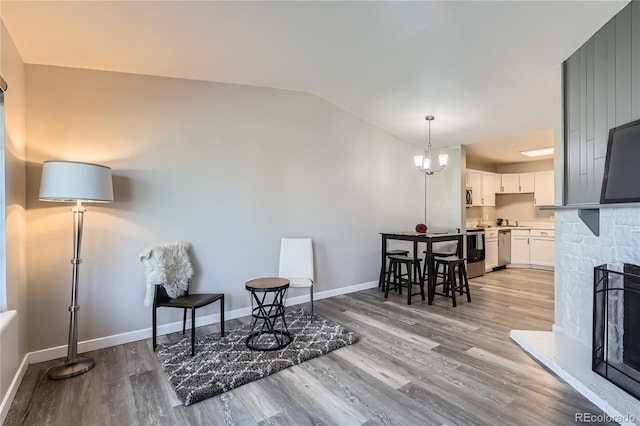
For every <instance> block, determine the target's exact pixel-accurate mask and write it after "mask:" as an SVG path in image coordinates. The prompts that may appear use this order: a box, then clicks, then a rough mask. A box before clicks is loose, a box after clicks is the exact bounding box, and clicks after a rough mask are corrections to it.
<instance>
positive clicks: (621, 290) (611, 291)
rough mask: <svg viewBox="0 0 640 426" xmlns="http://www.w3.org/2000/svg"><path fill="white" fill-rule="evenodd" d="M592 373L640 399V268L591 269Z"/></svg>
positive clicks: (602, 266) (628, 266)
mask: <svg viewBox="0 0 640 426" xmlns="http://www.w3.org/2000/svg"><path fill="white" fill-rule="evenodd" d="M593 282H594V293H593V346H592V349H593V353H592V369H593V371H594V372H596V373H598V374H599V375H601V376H602V377H604V378H606V379H607V380H609V381H610V382H612V383H614V384H615V385H617V386H618V387H620V388H622V389H624V390H625V391H626V392H628V393H629V394H631V395H633V396H634V397H635V398H638V399H640V327H639V325H640V266H638V265H631V264H627V263H625V264H609V265H601V266H597V267H595V268H594V279H593Z"/></svg>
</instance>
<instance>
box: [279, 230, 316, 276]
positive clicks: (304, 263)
mask: <svg viewBox="0 0 640 426" xmlns="http://www.w3.org/2000/svg"><path fill="white" fill-rule="evenodd" d="M313 266H314V262H313V242H312V240H311V238H282V240H281V241H280V268H279V272H278V276H279V277H281V278H308V279H310V280H311V281H313Z"/></svg>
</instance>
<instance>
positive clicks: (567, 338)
mask: <svg viewBox="0 0 640 426" xmlns="http://www.w3.org/2000/svg"><path fill="white" fill-rule="evenodd" d="M599 231H600V232H599V234H600V235H594V233H593V232H592V231H591V230H590V229H589V228H588V227H587V226H586V225H585V224H584V223H583V221H582V220H581V219H580V217H579V215H578V209H577V208H576V209H571V208H567V209H565V210H556V212H555V236H556V238H555V244H556V257H555V273H554V282H555V296H554V301H555V306H554V308H555V313H554V317H555V318H554V319H555V321H554V325H553V328H552V331H529V330H513V331H512V332H511V337H512V339H513V340H514V341H515V342H516V343H518V344H519V345H520V346H522V348H523V349H524V350H526V351H527V352H529V353H530V354H531V356H532V357H534V358H536V359H537V360H538V361H539V362H541V363H542V364H543V365H545V366H547V367H548V368H549V369H550V370H551V371H553V372H554V373H555V374H556V375H558V376H559V377H561V378H562V379H563V380H564V381H566V382H567V383H569V384H570V385H571V386H573V387H574V388H575V389H576V390H578V391H579V392H580V393H582V394H583V395H584V396H585V397H587V398H588V399H589V400H591V401H592V402H593V403H595V404H596V405H597V406H598V407H599V408H600V409H602V410H603V411H604V412H605V413H607V414H608V415H610V416H614V418H615V419H616V420H615V421H617V422H618V423H621V424H629V425H632V424H636V425H637V424H640V403H639V402H638V399H637V398H636V397H635V396H633V395H632V394H630V393H628V392H626V391H624V390H622V389H621V388H620V387H619V386H617V385H615V384H613V383H612V382H610V381H609V380H607V379H605V378H603V377H601V376H600V375H599V374H598V373H596V372H594V371H593V370H592V368H593V363H592V354H593V349H592V348H593V330H594V327H593V325H594V317H593V312H594V311H593V309H594V287H593V283H594V268H595V267H597V266H600V265H613V264H624V263H627V264H632V265H640V208H630V207H606V208H600V209H599ZM622 271H623V270H622ZM621 283H622V284H618V285H622V286H624V280H622V281H621ZM611 303H613V304H618V305H617V306H618V308H617V309H618V310H617V313H616V315H622V318H624V317H623V315H624V312H625V307H624V298H621V299H620V301H615V302H611ZM626 310H627V311H629V309H626ZM612 311H613V309H612ZM629 320H630V321H634V322H635V324H638V320H637V318H636V319H629ZM623 327H624V321H623V322H622V325H621V326H618V328H617V329H616V328H612V329H610V330H609V331H608V334H607V335H608V336H614V337H615V338H616V339H618V341H619V342H621V344H620V345H619V346H620V347H621V348H624V347H625V342H624V333H620V330H622V328H623ZM636 330H637V328H636ZM616 333H618V334H616ZM628 345H629V342H627V347H628ZM620 347H619V348H617V349H614V348H613V346H612V347H611V349H612V351H613V355H612V356H613V357H614V358H613V359H617V360H618V362H621V363H623V364H624V363H625V362H626V361H625V357H624V351H623V350H621V349H620ZM608 349H609V347H607V350H608ZM633 362H634V361H631V362H629V364H632V365H633Z"/></svg>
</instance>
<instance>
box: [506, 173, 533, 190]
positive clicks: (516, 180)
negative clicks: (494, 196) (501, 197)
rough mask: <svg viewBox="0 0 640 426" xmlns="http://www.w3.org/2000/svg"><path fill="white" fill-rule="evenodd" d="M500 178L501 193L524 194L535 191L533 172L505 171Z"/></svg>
mask: <svg viewBox="0 0 640 426" xmlns="http://www.w3.org/2000/svg"><path fill="white" fill-rule="evenodd" d="M497 177H498V178H499V179H500V185H498V193H499V194H523V193H527V192H533V191H534V184H533V173H505V174H501V175H497Z"/></svg>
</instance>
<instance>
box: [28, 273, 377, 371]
mask: <svg viewBox="0 0 640 426" xmlns="http://www.w3.org/2000/svg"><path fill="white" fill-rule="evenodd" d="M377 286H378V281H369V282H366V283H361V284H355V285H352V286H348V287H341V288H336V289H333V290H325V291H321V292H318V293H314V294H313V297H314V300H321V299H326V298H329V297H334V296H340V295H342V294H348V293H354V292H356V291H360V290H366V289H368V288H374V287H377ZM300 291H304V289H300ZM307 302H309V294H308V292H307V294H305V295H302V296H296V297H291V298H287V302H286V303H287V306H295V305H299V304H302V303H307ZM224 315H225V320H230V319H235V318H242V317H245V316H248V315H251V307H249V306H247V307H244V308H239V309H234V310H232V311H226V312H225V313H224ZM219 322H220V314H212V315H205V316H200V317H197V318H196V327H201V326H204V325H211V324H216V323H219ZM187 328H191V320H187ZM181 330H182V321H178V322H172V323H169V324H163V325H159V326H158V336H163V335H165V334H169V333H175V332H178V331H181ZM150 337H152V329H151V327H149V328H143V329H141V330H134V331H129V332H126V333H120V334H114V335H112V336H105V337H99V338H97V339H91V340H85V341H82V342H78V352H79V353H84V352H90V351H95V350H98V349H104V348H108V347H111V346H116V345H122V344H125V343H130V342H136V341H138V340H144V339H149V338H150ZM66 356H67V345H62V346H56V347H53V348H47V349H41V350H39V351H34V352H30V353H29V354H28V357H29V358H28V361H29V364H36V363H39V362H44V361H51V360H52V359H56V358H63V357H66Z"/></svg>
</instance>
